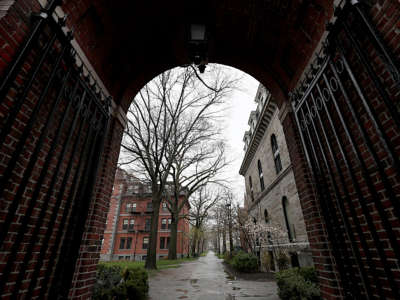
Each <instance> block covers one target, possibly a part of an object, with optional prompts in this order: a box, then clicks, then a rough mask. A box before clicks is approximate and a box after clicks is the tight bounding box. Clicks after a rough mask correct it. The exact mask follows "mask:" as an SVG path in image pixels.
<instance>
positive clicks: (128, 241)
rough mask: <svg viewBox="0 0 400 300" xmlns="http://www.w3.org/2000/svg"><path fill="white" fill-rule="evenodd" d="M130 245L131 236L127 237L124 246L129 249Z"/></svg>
mask: <svg viewBox="0 0 400 300" xmlns="http://www.w3.org/2000/svg"><path fill="white" fill-rule="evenodd" d="M131 245H132V238H131V237H128V238H127V239H126V247H125V249H131Z"/></svg>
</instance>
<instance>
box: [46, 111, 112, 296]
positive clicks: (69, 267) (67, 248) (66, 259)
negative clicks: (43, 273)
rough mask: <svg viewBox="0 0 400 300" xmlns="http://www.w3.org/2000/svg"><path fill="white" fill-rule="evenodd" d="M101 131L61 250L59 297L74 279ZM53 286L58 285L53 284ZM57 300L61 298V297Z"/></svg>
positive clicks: (98, 131) (94, 145) (81, 183)
mask: <svg viewBox="0 0 400 300" xmlns="http://www.w3.org/2000/svg"><path fill="white" fill-rule="evenodd" d="M95 115H96V111H95V112H94V113H93V117H95ZM100 117H101V116H100ZM99 122H100V121H99ZM95 130H96V129H95ZM100 131H101V128H98V129H97V130H96V132H95V139H94V141H95V142H94V143H93V147H92V149H91V151H90V155H89V159H88V168H86V169H85V173H84V175H83V179H82V180H81V182H80V185H79V188H78V192H77V194H76V197H75V199H76V200H75V202H74V207H73V208H72V214H71V220H70V222H69V224H68V229H67V233H66V238H65V241H64V243H63V247H62V250H61V255H60V258H61V259H60V261H59V262H58V264H57V268H56V272H55V273H56V274H60V275H61V277H60V276H59V280H57V281H56V284H58V288H57V289H56V290H55V289H53V292H56V293H57V295H58V296H60V295H61V297H63V296H64V297H67V294H68V290H69V285H70V284H71V280H72V277H73V272H74V268H75V263H76V259H77V258H78V257H77V256H78V254H79V246H80V244H81V240H82V234H83V231H84V227H85V221H86V218H85V217H83V216H86V214H87V210H88V206H89V203H90V201H91V193H92V191H93V189H94V182H95V180H96V178H95V172H96V169H97V167H98V160H99V159H100V157H99V155H100V153H99V152H97V153H98V155H95V154H94V151H95V150H96V148H100V149H99V150H100V151H101V150H102V149H101V144H100V145H98V143H100V142H101V140H103V139H104V138H105V137H104V136H100V139H98V136H99V134H100V133H101V132H100ZM98 146H100V147H98ZM90 174H92V175H90ZM88 194H89V195H88ZM89 197H90V198H89ZM82 214H83V215H82ZM70 239H71V240H70ZM53 286H56V285H54V284H53ZM50 298H54V299H56V298H57V297H56V294H54V293H52V292H50ZM57 299H61V298H60V297H59V298H57Z"/></svg>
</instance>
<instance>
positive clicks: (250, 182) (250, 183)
mask: <svg viewBox="0 0 400 300" xmlns="http://www.w3.org/2000/svg"><path fill="white" fill-rule="evenodd" d="M249 185H250V196H251V201H254V193H253V181H252V180H251V176H249Z"/></svg>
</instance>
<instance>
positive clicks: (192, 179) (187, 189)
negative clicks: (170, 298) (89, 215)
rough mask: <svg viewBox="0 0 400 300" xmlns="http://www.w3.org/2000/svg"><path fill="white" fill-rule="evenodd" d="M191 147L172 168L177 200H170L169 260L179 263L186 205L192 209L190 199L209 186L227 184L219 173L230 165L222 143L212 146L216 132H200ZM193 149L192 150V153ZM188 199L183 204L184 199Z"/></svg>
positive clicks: (191, 141) (179, 157)
mask: <svg viewBox="0 0 400 300" xmlns="http://www.w3.org/2000/svg"><path fill="white" fill-rule="evenodd" d="M195 135H196V136H195V138H194V139H191V140H190V142H189V143H188V144H187V147H186V148H185V149H184V151H182V152H181V153H180V154H179V155H176V156H175V158H174V160H173V161H174V162H173V164H172V167H171V177H172V182H173V196H172V197H168V198H167V200H168V208H169V210H170V212H171V216H172V222H171V241H170V245H169V251H168V258H169V259H176V258H177V257H176V242H177V230H178V222H179V220H180V219H181V218H185V217H186V216H185V215H184V214H182V213H181V212H182V209H183V207H184V206H185V205H189V202H188V201H189V199H190V197H191V196H192V195H193V194H194V193H195V192H197V191H198V190H199V189H200V188H202V187H204V186H205V185H207V184H209V183H223V182H224V180H223V179H222V178H217V175H218V174H219V172H220V171H221V170H222V169H223V168H224V167H226V166H227V165H228V163H227V162H226V160H225V156H224V154H225V147H224V144H223V143H222V142H217V143H215V142H211V143H208V142H210V137H211V136H213V134H212V129H210V128H208V129H207V128H205V130H200V131H198V133H197V134H195ZM191 148H192V149H191ZM182 194H183V195H184V199H183V201H182V200H181V201H180V195H182Z"/></svg>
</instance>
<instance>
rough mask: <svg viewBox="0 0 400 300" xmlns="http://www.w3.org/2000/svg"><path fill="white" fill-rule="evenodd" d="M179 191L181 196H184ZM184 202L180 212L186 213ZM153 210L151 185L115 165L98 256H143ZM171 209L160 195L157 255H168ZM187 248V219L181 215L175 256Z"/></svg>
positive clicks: (140, 257)
mask: <svg viewBox="0 0 400 300" xmlns="http://www.w3.org/2000/svg"><path fill="white" fill-rule="evenodd" d="M184 196H185V195H184V194H182V195H181V200H182V201H183V199H184ZM188 211H189V205H185V206H184V208H183V209H182V212H181V213H182V214H185V215H186V214H187V213H188ZM152 213H153V206H152V201H151V186H150V185H148V184H144V183H142V182H141V181H139V180H138V179H137V178H135V177H134V176H132V175H130V174H128V173H127V172H126V171H124V170H122V169H117V173H116V175H115V181H114V187H113V192H112V197H111V203H110V210H109V212H108V215H107V224H106V230H105V232H104V240H103V242H102V249H101V260H105V261H109V260H146V257H147V248H148V246H149V236H150V224H151V217H152ZM171 221H172V219H171V213H170V212H169V210H168V207H167V203H166V201H165V199H163V201H162V203H161V207H160V213H159V222H158V224H159V227H158V236H157V239H158V241H157V259H162V258H166V257H167V256H168V247H169V241H170V233H171V231H170V229H171ZM188 251H189V222H188V220H187V219H180V220H179V222H178V234H177V256H178V257H183V256H184V255H187V253H188Z"/></svg>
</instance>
